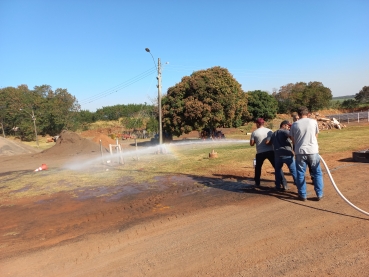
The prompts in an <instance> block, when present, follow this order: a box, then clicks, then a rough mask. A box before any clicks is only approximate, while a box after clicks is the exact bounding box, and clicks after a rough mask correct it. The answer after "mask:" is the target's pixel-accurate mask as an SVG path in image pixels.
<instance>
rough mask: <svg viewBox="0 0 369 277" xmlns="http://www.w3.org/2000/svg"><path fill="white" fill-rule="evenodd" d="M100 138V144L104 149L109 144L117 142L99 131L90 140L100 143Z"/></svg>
mask: <svg viewBox="0 0 369 277" xmlns="http://www.w3.org/2000/svg"><path fill="white" fill-rule="evenodd" d="M100 140H101V144H102V145H103V147H105V148H106V149H109V144H113V145H115V144H117V142H116V141H115V140H114V139H112V138H111V137H109V136H107V135H104V134H101V133H99V134H98V135H96V136H95V137H94V138H93V139H92V141H93V142H95V143H97V144H99V145H100Z"/></svg>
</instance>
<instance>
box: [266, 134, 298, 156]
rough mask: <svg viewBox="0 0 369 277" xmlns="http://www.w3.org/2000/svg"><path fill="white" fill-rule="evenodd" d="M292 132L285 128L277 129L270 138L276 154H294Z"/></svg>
mask: <svg viewBox="0 0 369 277" xmlns="http://www.w3.org/2000/svg"><path fill="white" fill-rule="evenodd" d="M289 135H290V132H289V131H288V130H285V129H279V130H277V131H275V132H274V133H273V135H272V137H271V139H270V141H271V143H272V145H273V148H274V153H275V154H276V156H278V157H281V156H293V152H292V142H291V140H290V139H289Z"/></svg>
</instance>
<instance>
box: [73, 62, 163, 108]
mask: <svg viewBox="0 0 369 277" xmlns="http://www.w3.org/2000/svg"><path fill="white" fill-rule="evenodd" d="M156 72H157V70H156V68H155V67H152V68H150V69H148V70H146V71H145V72H142V73H141V74H139V75H137V76H135V77H133V78H131V79H129V80H127V81H125V82H123V83H121V84H119V85H116V86H115V87H113V88H110V89H108V90H105V91H103V92H101V93H98V94H95V95H92V96H90V97H87V98H84V99H83V100H82V101H81V102H80V103H79V104H80V105H84V104H88V103H92V102H94V101H97V100H99V99H102V98H105V97H107V96H108V95H111V94H113V93H115V92H117V91H119V90H122V89H124V88H126V87H128V86H130V85H132V84H134V83H137V82H138V81H141V80H142V79H144V78H146V77H148V76H150V75H152V74H153V73H156Z"/></svg>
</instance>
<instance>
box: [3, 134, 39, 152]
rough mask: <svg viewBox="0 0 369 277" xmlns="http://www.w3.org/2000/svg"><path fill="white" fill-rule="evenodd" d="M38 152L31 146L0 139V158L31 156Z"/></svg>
mask: <svg viewBox="0 0 369 277" xmlns="http://www.w3.org/2000/svg"><path fill="white" fill-rule="evenodd" d="M37 152H39V151H38V150H37V149H35V148H33V147H32V146H28V145H26V144H24V143H21V142H18V141H15V140H10V139H6V138H3V137H0V156H13V155H21V154H33V153H37Z"/></svg>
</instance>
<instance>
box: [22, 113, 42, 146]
mask: <svg viewBox="0 0 369 277" xmlns="http://www.w3.org/2000/svg"><path fill="white" fill-rule="evenodd" d="M19 110H20V111H25V112H26V113H28V114H29V115H30V116H31V118H32V120H33V127H34V128H35V136H36V143H37V147H40V146H39V144H38V138H37V129H36V116H35V112H34V111H33V109H32V114H30V113H29V112H27V111H26V110H24V109H19Z"/></svg>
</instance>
